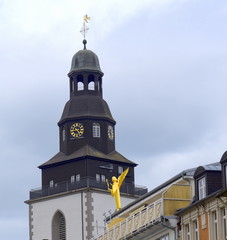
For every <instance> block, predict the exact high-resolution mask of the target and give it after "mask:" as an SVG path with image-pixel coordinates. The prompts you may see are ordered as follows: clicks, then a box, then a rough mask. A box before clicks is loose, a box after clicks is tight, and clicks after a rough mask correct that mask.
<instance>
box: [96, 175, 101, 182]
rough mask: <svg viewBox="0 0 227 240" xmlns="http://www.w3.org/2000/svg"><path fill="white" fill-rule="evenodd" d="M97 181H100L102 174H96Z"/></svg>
mask: <svg viewBox="0 0 227 240" xmlns="http://www.w3.org/2000/svg"><path fill="white" fill-rule="evenodd" d="M96 181H97V182H100V175H99V174H96Z"/></svg>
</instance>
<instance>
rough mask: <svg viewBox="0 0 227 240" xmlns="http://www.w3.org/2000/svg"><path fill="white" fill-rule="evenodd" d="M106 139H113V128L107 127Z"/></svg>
mask: <svg viewBox="0 0 227 240" xmlns="http://www.w3.org/2000/svg"><path fill="white" fill-rule="evenodd" d="M108 137H109V139H110V140H113V139H114V130H113V127H112V126H110V125H109V126H108Z"/></svg>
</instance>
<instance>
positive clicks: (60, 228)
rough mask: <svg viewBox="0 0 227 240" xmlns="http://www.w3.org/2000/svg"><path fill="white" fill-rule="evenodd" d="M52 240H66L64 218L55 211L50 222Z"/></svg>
mask: <svg viewBox="0 0 227 240" xmlns="http://www.w3.org/2000/svg"><path fill="white" fill-rule="evenodd" d="M52 240H66V223H65V217H64V215H63V214H62V213H61V212H60V211H57V212H56V213H55V215H54V217H53V220H52Z"/></svg>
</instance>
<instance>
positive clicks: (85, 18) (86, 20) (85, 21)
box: [80, 14, 90, 49]
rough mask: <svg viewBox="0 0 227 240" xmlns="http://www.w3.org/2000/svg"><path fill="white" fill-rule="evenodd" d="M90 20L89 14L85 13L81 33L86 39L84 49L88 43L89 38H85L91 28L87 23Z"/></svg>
mask: <svg viewBox="0 0 227 240" xmlns="http://www.w3.org/2000/svg"><path fill="white" fill-rule="evenodd" d="M88 20H90V17H88V15H87V14H86V15H84V21H83V27H82V28H81V30H80V32H81V34H82V35H83V37H84V40H83V44H84V49H86V43H87V40H86V39H85V37H86V33H87V31H88V30H89V28H88V26H87V25H86V23H88Z"/></svg>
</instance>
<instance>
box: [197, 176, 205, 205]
mask: <svg viewBox="0 0 227 240" xmlns="http://www.w3.org/2000/svg"><path fill="white" fill-rule="evenodd" d="M198 192H199V200H200V199H203V198H205V197H206V179H205V177H203V178H200V179H199V180H198Z"/></svg>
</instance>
